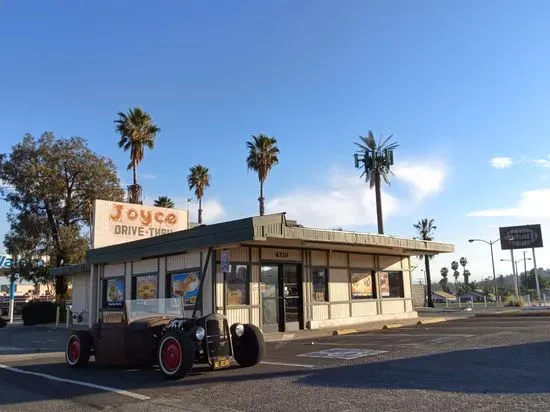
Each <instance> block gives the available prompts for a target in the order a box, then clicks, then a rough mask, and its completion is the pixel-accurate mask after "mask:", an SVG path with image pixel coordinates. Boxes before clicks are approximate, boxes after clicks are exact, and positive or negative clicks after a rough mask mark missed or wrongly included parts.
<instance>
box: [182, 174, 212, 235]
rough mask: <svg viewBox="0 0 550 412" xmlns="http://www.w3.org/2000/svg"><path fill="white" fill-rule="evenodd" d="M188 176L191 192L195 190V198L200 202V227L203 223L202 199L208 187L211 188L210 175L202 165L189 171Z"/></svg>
mask: <svg viewBox="0 0 550 412" xmlns="http://www.w3.org/2000/svg"><path fill="white" fill-rule="evenodd" d="M189 170H190V172H191V173H189V176H187V183H188V184H189V190H193V189H195V196H196V197H197V199H198V200H199V225H200V224H201V223H202V197H203V196H204V191H205V190H206V188H207V187H210V175H209V174H208V169H207V168H206V167H204V166H202V165H195V166H193V167H192V168H190V169H189Z"/></svg>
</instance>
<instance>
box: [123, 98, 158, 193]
mask: <svg viewBox="0 0 550 412" xmlns="http://www.w3.org/2000/svg"><path fill="white" fill-rule="evenodd" d="M115 123H116V131H117V133H118V134H119V135H120V140H119V141H118V146H119V147H120V148H122V149H124V151H128V150H130V163H128V170H130V169H131V170H132V171H133V182H134V184H133V185H132V186H131V187H130V191H129V199H128V200H129V201H130V203H141V199H140V194H141V189H140V186H139V184H138V177H137V167H138V165H139V164H140V163H141V162H142V161H143V154H144V149H145V148H146V147H147V148H148V149H153V148H154V145H155V137H156V135H157V133H159V132H160V128H159V127H157V125H155V123H154V122H153V119H152V118H151V115H149V114H148V113H147V112H145V111H143V110H142V109H141V108H140V107H134V108H131V109H129V111H128V113H122V112H119V113H118V119H116V120H115Z"/></svg>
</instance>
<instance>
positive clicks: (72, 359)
mask: <svg viewBox="0 0 550 412" xmlns="http://www.w3.org/2000/svg"><path fill="white" fill-rule="evenodd" d="M91 346H92V337H91V335H90V334H89V333H88V332H87V331H82V330H79V331H75V332H73V333H72V334H71V335H70V336H69V339H68V340H67V347H66V348H65V360H66V362H67V365H69V366H70V367H71V368H79V367H84V366H87V365H88V362H89V360H90V349H91Z"/></svg>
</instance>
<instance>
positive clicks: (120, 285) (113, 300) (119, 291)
mask: <svg viewBox="0 0 550 412" xmlns="http://www.w3.org/2000/svg"><path fill="white" fill-rule="evenodd" d="M106 295H107V296H106V306H107V307H108V308H121V307H122V306H123V305H124V279H107V281H106Z"/></svg>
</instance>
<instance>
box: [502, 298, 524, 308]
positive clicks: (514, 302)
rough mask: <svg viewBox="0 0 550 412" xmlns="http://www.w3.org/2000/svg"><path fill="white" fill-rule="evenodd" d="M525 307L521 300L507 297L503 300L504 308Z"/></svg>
mask: <svg viewBox="0 0 550 412" xmlns="http://www.w3.org/2000/svg"><path fill="white" fill-rule="evenodd" d="M524 305H525V301H524V300H523V298H516V297H515V296H507V297H506V298H505V299H504V306H509V307H523V306H524Z"/></svg>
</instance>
